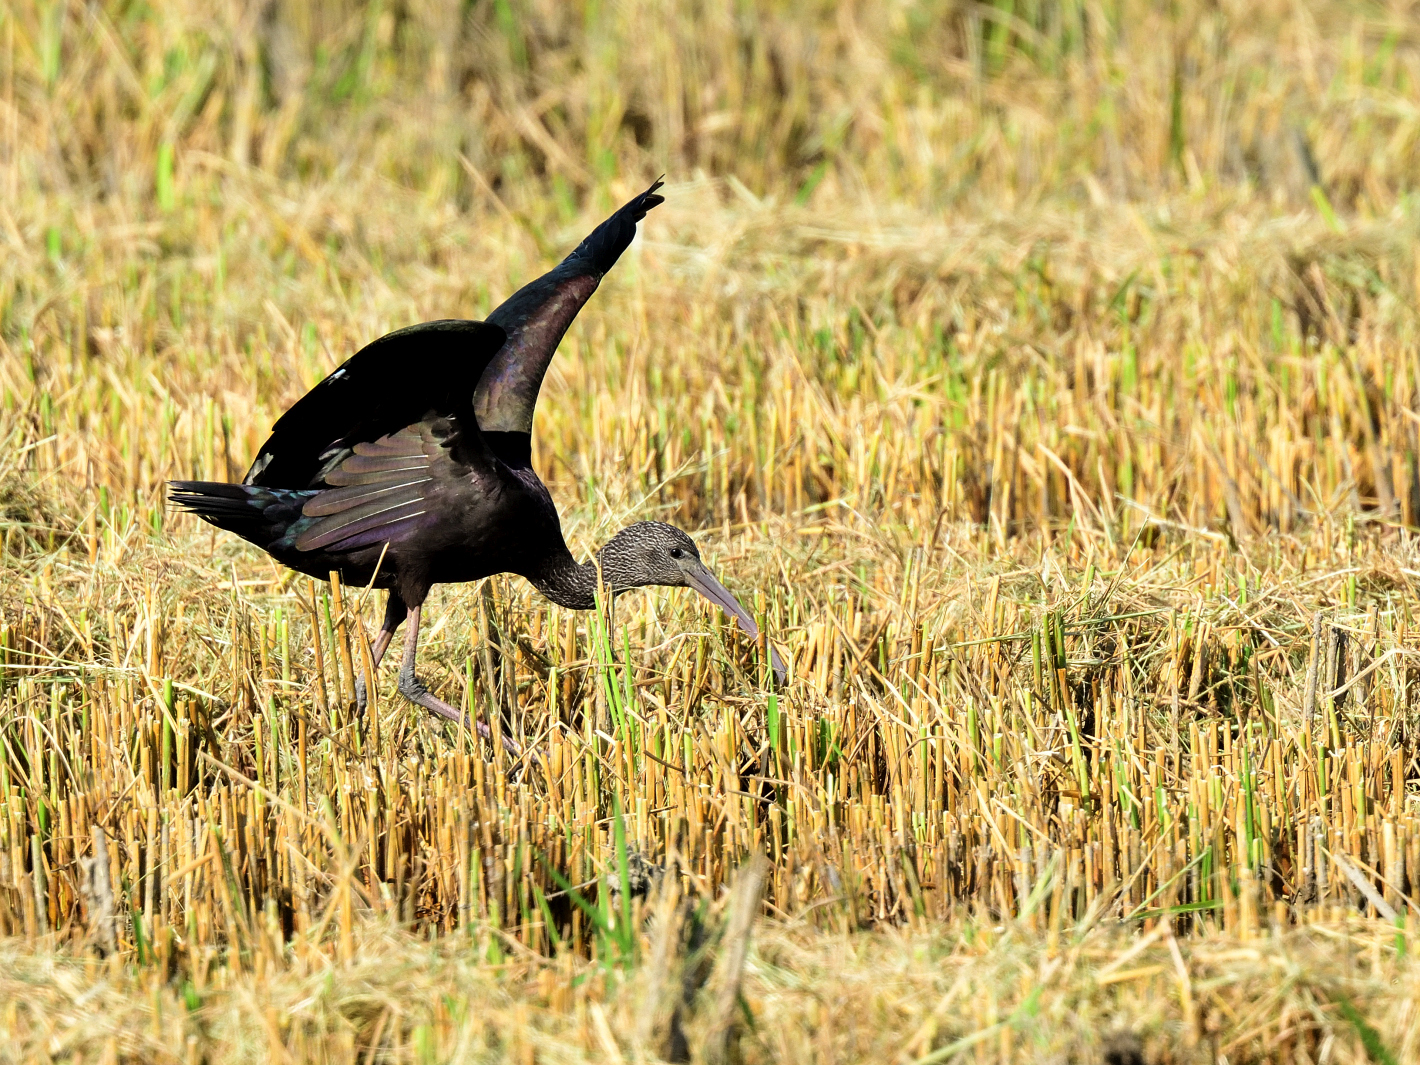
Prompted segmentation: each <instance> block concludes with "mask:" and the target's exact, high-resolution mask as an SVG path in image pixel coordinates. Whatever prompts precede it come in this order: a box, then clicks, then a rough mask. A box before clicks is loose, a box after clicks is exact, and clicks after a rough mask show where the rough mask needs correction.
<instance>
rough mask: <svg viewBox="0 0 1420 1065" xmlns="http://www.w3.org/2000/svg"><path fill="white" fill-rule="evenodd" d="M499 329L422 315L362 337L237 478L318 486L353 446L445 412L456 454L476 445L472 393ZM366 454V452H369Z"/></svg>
mask: <svg viewBox="0 0 1420 1065" xmlns="http://www.w3.org/2000/svg"><path fill="white" fill-rule="evenodd" d="M506 339H507V335H506V334H505V333H504V331H503V330H502V329H501V328H499V327H498V326H496V325H492V324H489V323H487V322H465V321H454V320H448V321H439V322H424V323H423V324H421V325H413V326H410V327H409V328H407V329H398V330H396V331H395V332H393V333H389V334H387V335H385V336H382V337H380V339H379V340H376V341H374V342H373V343H371V344H367V345H366V346H365V347H363V348H361V349H360V350H359V351H358V352H356V353H355V354H354V355H352V356H351V357H350V358H349V359H347V360H346V361H345V362H344V363H342V364H341V365H340V367H339V368H337V369H336V370H335V371H334V372H332V373H331V374H330V375H329V376H328V377H326V378H325V380H323V381H321V382H320V384H318V385H316V386H315V387H314V388H312V389H311V390H310V391H309V392H307V393H306V394H305V395H304V396H302V397H301V398H300V399H299V400H297V401H296V403H295V404H294V405H293V406H292V407H291V408H290V409H289V410H288V411H286V413H285V414H283V415H282V416H281V417H280V418H279V419H278V420H277V422H276V424H275V425H274V426H273V427H272V429H271V436H270V438H269V439H268V440H267V441H266V443H265V444H264V445H263V446H262V449H261V451H260V452H259V453H258V454H257V457H256V461H255V462H253V463H252V466H251V469H250V470H248V471H247V475H246V478H245V480H244V483H246V484H251V485H261V486H263V487H267V488H296V489H303V488H318V487H321V486H323V485H327V484H333V483H334V482H331V481H330V480H329V478H328V475H329V474H330V473H332V471H334V470H336V469H337V468H338V467H340V465H341V463H342V462H344V461H345V460H346V459H347V458H348V457H349V456H350V455H351V454H352V453H353V451H354V449H355V448H357V446H358V445H361V444H368V443H372V442H374V441H380V440H382V439H383V438H387V437H390V436H391V434H395V435H398V434H399V433H400V431H401V430H403V429H405V428H406V427H410V426H414V425H415V423H418V422H420V421H422V420H423V419H425V418H426V416H427V415H430V414H434V415H440V416H453V417H454V419H455V421H454V422H453V423H451V424H452V426H453V428H451V429H450V434H451V435H450V436H449V438H448V440H447V441H446V444H447V446H448V447H450V448H453V449H455V452H458V451H459V450H460V449H462V452H463V453H464V454H463V457H464V458H471V457H472V455H473V454H474V453H475V452H477V451H478V450H480V449H481V448H482V447H483V443H482V441H481V440H480V439H479V436H478V424H477V421H476V420H475V417H474V413H473V405H472V400H473V392H474V389H475V387H477V384H478V380H479V378H480V377H481V376H482V374H483V372H484V370H485V369H486V368H487V366H488V364H489V362H490V361H491V360H492V359H493V357H494V356H495V355H496V354H497V353H498V351H499V349H500V348H501V347H503V344H504V341H505V340H506ZM371 457H372V458H373V456H371Z"/></svg>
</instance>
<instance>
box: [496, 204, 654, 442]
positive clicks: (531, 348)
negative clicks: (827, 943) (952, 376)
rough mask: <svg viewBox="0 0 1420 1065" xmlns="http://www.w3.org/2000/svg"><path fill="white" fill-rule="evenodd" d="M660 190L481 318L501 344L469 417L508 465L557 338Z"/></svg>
mask: <svg viewBox="0 0 1420 1065" xmlns="http://www.w3.org/2000/svg"><path fill="white" fill-rule="evenodd" d="M660 187H661V182H660V181H657V182H656V183H655V184H653V185H652V186H651V187H650V188H649V189H647V190H646V191H645V192H643V193H641V195H639V196H637V197H636V198H635V199H633V200H631V201H630V202H629V203H627V204H626V205H625V206H624V207H622V208H621V209H620V210H618V211H617V212H616V213H615V214H613V215H612V216H611V217H610V218H608V219H607V220H606V221H605V222H603V223H602V224H601V225H599V226H597V228H596V229H594V230H593V231H592V232H591V234H590V235H589V236H588V237H587V239H586V240H584V241H582V243H581V244H579V245H577V250H576V251H574V252H573V253H572V254H571V255H569V256H567V258H565V259H563V260H562V262H561V263H559V264H558V265H557V266H556V267H554V268H553V269H552V270H550V271H548V272H547V273H545V274H543V275H542V276H541V277H539V278H538V279H537V280H536V281H532V282H529V283H528V284H526V285H524V286H523V287H522V288H520V289H518V291H517V292H515V293H513V294H512V295H511V296H509V297H508V299H507V300H505V301H504V302H503V303H502V305H501V306H499V307H498V308H497V309H496V310H495V311H494V312H493V313H492V314H490V315H489V316H488V320H489V322H491V323H493V324H494V325H497V326H500V327H501V328H502V329H503V330H504V331H505V332H506V333H507V334H508V341H507V343H506V344H504V345H503V350H502V351H500V352H498V354H497V356H496V357H495V358H494V359H493V362H492V363H491V364H490V365H489V367H488V369H487V370H486V371H484V374H483V378H482V380H480V381H479V383H478V391H477V393H476V394H475V396H474V409H475V410H476V411H477V414H478V425H479V428H480V429H481V430H482V431H483V434H484V439H485V440H487V441H488V444H489V446H490V447H491V448H492V449H493V451H494V453H495V454H497V455H498V457H499V458H501V459H503V461H505V462H507V463H509V464H510V465H513V466H518V465H525V464H526V461H527V460H526V454H527V450H528V436H529V434H531V433H532V424H533V409H534V408H535V407H536V406H537V394H538V391H539V390H540V389H541V388H542V378H543V375H544V374H546V373H547V367H548V364H549V363H551V362H552V356H553V353H554V352H556V350H557V345H558V343H560V342H561V340H562V335H563V334H564V333H566V332H567V327H568V326H569V325H571V324H572V319H573V318H575V317H577V312H578V311H580V310H581V309H582V307H583V305H584V304H585V303H586V302H587V300H589V299H591V296H592V293H593V292H595V291H596V290H597V285H598V284H599V283H600V282H601V279H602V276H603V275H604V274H605V273H606V272H607V271H608V270H610V269H611V268H612V267H613V266H614V265H616V260H617V259H619V258H620V257H621V253H622V252H624V251H625V250H626V249H627V247H628V246H629V245H630V243H631V240H632V238H633V237H635V236H636V223H637V222H639V221H641V219H643V218H645V217H646V212H647V211H649V210H650V209H651V208H653V207H655V206H656V205H657V204H660V203H664V202H665V197H663V196H659V195H657V194H656V190H657V189H659V188H660Z"/></svg>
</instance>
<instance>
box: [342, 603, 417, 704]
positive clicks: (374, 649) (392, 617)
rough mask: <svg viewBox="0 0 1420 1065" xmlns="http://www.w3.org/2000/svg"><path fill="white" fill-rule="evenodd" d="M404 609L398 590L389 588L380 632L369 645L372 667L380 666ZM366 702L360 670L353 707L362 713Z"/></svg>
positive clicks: (402, 616)
mask: <svg viewBox="0 0 1420 1065" xmlns="http://www.w3.org/2000/svg"><path fill="white" fill-rule="evenodd" d="M406 610H407V608H406V607H405V605H404V600H403V599H401V598H400V597H399V593H398V592H396V591H395V590H394V589H393V588H391V589H390V595H389V598H388V599H386V600H385V620H384V623H383V624H382V625H380V632H379V635H377V636H376V637H375V642H374V643H372V644H371V645H370V659H371V662H372V665H373V668H375V669H379V668H380V660H381V659H383V658H384V657H385V652H386V651H388V650H389V646H390V640H392V639H393V638H394V630H395V629H397V628H399V626H400V624H401V623H402V622H403V621H404V615H405V612H406ZM367 702H369V696H368V693H367V692H366V691H365V672H364V670H361V671H360V672H359V673H356V674H355V709H356V710H357V711H358V712H359V713H361V714H363V713H364V712H365V704H366V703H367Z"/></svg>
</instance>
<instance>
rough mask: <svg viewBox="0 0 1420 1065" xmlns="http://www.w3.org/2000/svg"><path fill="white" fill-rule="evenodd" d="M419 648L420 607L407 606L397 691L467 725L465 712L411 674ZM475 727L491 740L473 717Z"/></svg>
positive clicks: (516, 749)
mask: <svg viewBox="0 0 1420 1065" xmlns="http://www.w3.org/2000/svg"><path fill="white" fill-rule="evenodd" d="M418 648H419V607H417V606H415V607H410V608H409V628H408V629H407V630H405V633H404V661H403V663H401V665H400V667H399V693H400V694H401V695H403V696H404V697H405V698H406V699H408V700H409V701H410V702H412V703H416V704H418V705H419V706H422V707H424V709H425V710H432V711H433V712H434V713H436V714H438V715H439V716H440V717H446V718H448V719H449V720H450V721H460V722H462V723H463V724H464V725H465V726H467V725H469V724H470V722H469V717H468V715H467V714H464V713H461V712H460V711H458V710H456V709H455V708H454V707H452V706H450V705H449V704H448V703H446V702H444V700H442V699H440V698H439V697H438V696H436V695H434V694H433V693H432V692H430V691H429V689H428V688H426V687H425V686H424V682H423V681H422V680H420V679H419V678H418V677H416V676H415V675H414V656H415V653H416V652H417V651H418ZM472 725H473V727H474V728H476V729H478V734H479V735H480V736H482V737H483V738H484V739H491V738H492V735H493V733H492V732H491V731H490V730H489V728H488V725H487V724H486V723H485V722H483V721H481V720H479V719H478V718H474V719H473V721H472ZM503 746H505V747H507V748H508V749H509V750H511V751H512V752H513V753H514V754H515V755H516V754H521V753H522V750H521V748H519V746H518V745H517V744H516V743H513V742H512V741H511V740H509V739H507V738H506V737H505V738H504V740H503Z"/></svg>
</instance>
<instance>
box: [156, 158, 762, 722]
mask: <svg viewBox="0 0 1420 1065" xmlns="http://www.w3.org/2000/svg"><path fill="white" fill-rule="evenodd" d="M659 185H660V183H659V182H657V183H656V184H655V185H652V186H651V188H650V189H648V190H647V191H646V192H644V193H642V194H641V195H640V196H638V197H636V198H635V199H633V200H632V201H631V202H630V203H628V204H627V205H626V206H625V207H623V208H622V209H621V210H619V211H617V212H616V213H615V214H614V215H612V216H611V217H610V218H609V219H607V221H605V222H603V223H602V224H601V225H600V226H599V227H597V229H596V230H595V231H594V232H593V233H592V234H591V235H590V236H589V237H588V238H587V239H586V240H584V241H583V242H582V244H581V245H579V246H578V248H577V250H576V251H574V252H573V253H572V254H571V255H569V256H568V257H567V258H566V259H565V260H563V262H562V263H561V264H559V265H558V266H557V267H556V268H554V269H553V270H551V271H550V272H548V273H547V274H545V275H543V276H542V277H540V278H538V279H537V280H536V281H533V282H531V283H530V284H528V285H525V286H524V287H523V288H522V289H520V290H518V292H516V293H515V294H514V295H513V296H512V297H510V298H509V299H508V300H507V301H506V302H505V303H503V304H502V305H501V306H500V307H498V308H497V309H496V310H495V311H494V312H493V313H492V314H490V315H489V317H488V321H487V322H471V321H459V320H445V321H437V322H426V323H423V324H422V325H416V326H411V327H409V328H408V329H400V330H397V331H395V332H393V333H390V334H388V335H386V336H384V337H381V338H380V339H379V340H376V341H374V342H373V343H371V344H369V345H367V346H366V347H365V348H362V349H361V350H360V351H359V352H357V353H356V354H355V355H354V356H352V357H351V358H350V359H348V360H347V361H346V362H345V363H344V364H342V365H341V366H340V367H339V368H338V369H336V370H335V371H334V372H333V373H331V374H330V375H329V376H328V377H326V378H325V380H323V381H321V382H320V384H318V385H316V386H315V387H314V388H313V389H311V391H310V392H308V393H307V394H306V395H305V396H303V397H302V398H301V399H300V400H298V401H297V402H296V403H295V404H294V405H293V406H292V407H291V408H290V409H289V410H288V411H287V412H286V413H285V414H284V415H282V416H281V418H280V419H279V420H278V421H277V422H276V425H275V426H274V427H273V428H272V433H271V437H270V439H268V440H267V442H266V444H265V445H264V446H263V447H262V449H261V452H260V453H259V454H258V455H257V458H256V460H255V461H254V462H253V463H252V467H251V469H250V470H249V471H248V473H247V476H246V478H245V479H244V481H243V482H242V483H241V484H219V483H213V482H205V481H174V482H172V493H171V498H172V499H173V501H174V502H175V503H177V504H178V505H180V506H182V507H185V508H186V509H189V510H192V511H195V512H196V513H197V514H199V515H200V516H201V517H202V518H203V519H204V520H206V521H208V522H211V523H212V524H214V525H217V526H219V527H221V528H224V529H228V530H230V531H232V532H235V533H237V534H238V535H240V536H242V537H243V538H245V539H247V540H249V541H251V542H252V543H254V544H256V545H257V546H258V547H261V548H263V549H264V550H266V551H267V552H269V553H270V554H271V555H272V556H273V557H274V558H276V559H277V560H278V561H280V562H282V563H284V564H285V565H287V566H290V567H291V568H292V569H295V570H299V571H300V572H302V573H307V574H310V575H311V576H313V577H318V578H325V577H327V576H328V575H329V574H330V573H331V572H337V573H339V574H340V577H341V579H342V581H344V582H346V583H349V584H352V585H356V584H358V585H369V584H372V583H373V584H374V585H375V586H376V587H379V588H387V589H389V592H390V598H389V603H388V607H387V609H386V614H385V623H384V626H383V628H382V629H381V632H380V635H379V637H378V639H377V641H376V645H375V648H374V650H375V658H376V660H377V661H378V659H379V658H380V657H381V656H382V655H383V653H384V650H385V648H386V647H387V646H388V643H389V639H390V637H391V636H392V635H393V633H394V631H395V629H396V628H397V627H398V625H399V624H400V622H402V621H404V620H406V618H407V619H408V620H409V621H410V634H409V637H408V638H407V639H406V646H405V662H404V667H403V668H402V670H401V674H400V690H401V691H402V692H404V693H405V694H406V695H408V696H409V697H410V698H411V699H413V700H414V701H415V702H418V703H420V704H421V705H423V706H426V707H427V708H429V709H431V710H434V711H436V712H438V713H441V714H445V715H446V716H455V717H456V716H459V715H458V713H457V711H454V710H453V708H452V707H449V706H448V704H446V703H443V702H442V701H441V700H438V699H436V698H435V697H434V696H432V695H430V694H429V693H428V692H427V690H426V689H425V688H424V686H423V685H422V684H420V683H419V682H418V680H417V678H415V677H414V649H415V645H416V642H417V637H418V622H419V609H420V607H421V605H422V604H423V602H424V600H425V598H426V597H427V595H428V593H429V589H430V587H431V586H433V585H435V584H455V583H464V582H468V581H476V580H480V579H482V578H484V577H488V576H491V575H493V574H495V573H515V574H518V575H519V576H522V577H525V578H527V579H528V580H529V581H530V582H532V583H533V585H535V586H536V587H537V588H538V590H539V591H541V592H542V593H543V594H544V595H546V596H547V597H548V598H549V599H551V600H552V601H553V602H556V603H558V604H560V605H563V606H567V607H570V608H573V609H589V608H591V607H592V606H593V604H594V603H595V601H596V589H597V586H598V581H599V580H600V581H602V582H603V583H604V584H605V585H606V586H607V587H609V588H610V589H611V590H612V591H613V592H615V591H622V590H626V589H629V588H634V587H639V586H642V585H647V584H665V585H672V586H684V585H689V586H692V587H694V588H696V589H697V590H698V591H700V592H701V594H703V595H705V596H707V597H708V598H710V599H711V600H713V601H714V602H716V603H718V604H719V605H720V606H722V607H723V608H724V609H725V610H726V611H727V612H729V613H731V614H732V615H734V616H735V617H737V618H738V619H739V621H740V624H741V627H743V628H745V630H746V631H747V632H749V633H751V634H754V633H755V626H754V623H753V621H752V620H751V619H750V617H749V615H748V614H747V613H746V612H745V611H744V609H743V608H742V607H741V606H740V605H739V603H738V602H736V601H735V599H734V598H733V597H732V596H731V595H730V594H729V593H728V592H727V591H725V589H724V588H723V587H722V586H721V585H720V584H719V582H718V581H716V580H715V578H714V577H713V576H712V575H711V574H710V572H709V570H707V569H706V568H705V566H704V565H703V564H701V562H700V558H699V553H698V551H697V550H696V548H695V544H694V542H693V541H692V540H691V539H690V537H689V536H687V535H686V534H685V533H683V532H681V531H680V530H679V529H676V528H674V527H673V526H669V525H664V524H661V523H659V522H639V523H637V524H635V525H632V526H629V527H628V528H626V529H623V530H622V531H621V532H620V533H618V534H617V535H616V536H615V537H613V539H612V540H611V541H610V542H609V543H608V544H606V545H605V546H604V547H603V548H602V550H601V551H600V552H598V555H597V558H596V559H595V560H593V561H588V562H584V563H578V562H577V561H576V560H575V559H574V558H573V556H572V554H571V552H570V551H569V550H568V548H567V544H566V542H565V540H564V539H563V537H562V526H561V521H560V520H559V518H558V515H557V509H556V507H555V506H554V505H553V502H552V497H551V495H550V494H549V493H548V491H547V488H546V487H545V486H544V485H543V483H542V481H541V480H540V479H539V478H538V476H537V474H536V473H535V472H534V471H533V469H532V466H531V463H530V456H531V431H532V419H533V410H534V407H535V405H536V402H537V395H538V390H539V389H540V387H541V384H542V378H543V375H544V374H545V372H546V370H547V366H548V364H549V363H550V362H551V359H552V355H553V353H554V352H555V350H556V347H557V344H558V342H559V341H560V340H561V338H562V335H563V333H565V332H566V330H567V327H568V325H569V324H570V323H571V321H572V319H573V318H574V317H575V316H576V313H577V311H578V310H580V308H581V307H582V305H583V304H585V303H586V301H587V299H588V298H590V296H591V294H592V293H593V292H594V291H595V290H596V287H597V284H598V282H599V281H600V279H601V276H602V275H603V274H604V273H605V272H606V271H607V270H608V269H610V268H611V266H612V265H613V264H614V263H615V262H616V259H617V258H618V257H619V256H620V254H621V252H622V251H624V250H625V248H626V247H627V245H628V244H629V243H630V241H631V238H632V237H633V236H634V235H635V230H636V223H637V222H638V221H639V220H640V219H641V218H643V217H644V216H645V213H646V211H648V210H650V209H651V208H652V207H655V206H656V205H657V204H659V203H660V202H662V198H661V197H660V196H658V195H656V189H657V188H658V187H659ZM774 659H775V668H776V673H781V674H782V666H781V665H780V663H779V662H778V657H777V655H775V656H774Z"/></svg>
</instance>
